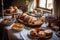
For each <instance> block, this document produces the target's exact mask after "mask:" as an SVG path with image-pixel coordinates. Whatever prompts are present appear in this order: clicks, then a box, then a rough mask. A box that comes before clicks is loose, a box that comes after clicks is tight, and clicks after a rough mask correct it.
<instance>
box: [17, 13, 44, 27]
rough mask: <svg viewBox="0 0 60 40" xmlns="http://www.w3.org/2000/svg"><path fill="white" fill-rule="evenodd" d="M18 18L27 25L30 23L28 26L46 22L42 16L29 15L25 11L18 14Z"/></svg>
mask: <svg viewBox="0 0 60 40" xmlns="http://www.w3.org/2000/svg"><path fill="white" fill-rule="evenodd" d="M17 19H18V21H19V22H21V23H24V24H25V25H28V26H40V25H41V24H43V22H44V20H43V19H42V18H36V17H33V16H29V15H27V14H25V13H24V14H20V15H18V18H17Z"/></svg>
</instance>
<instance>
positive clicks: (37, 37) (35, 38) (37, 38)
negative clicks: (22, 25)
mask: <svg viewBox="0 0 60 40" xmlns="http://www.w3.org/2000/svg"><path fill="white" fill-rule="evenodd" d="M30 31H31V30H30ZM30 31H29V32H28V34H27V36H28V37H29V38H33V39H38V37H34V36H31V35H30Z"/></svg>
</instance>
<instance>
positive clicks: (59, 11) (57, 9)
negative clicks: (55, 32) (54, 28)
mask: <svg viewBox="0 0 60 40" xmlns="http://www.w3.org/2000/svg"><path fill="white" fill-rule="evenodd" d="M53 8H54V16H55V17H56V18H57V19H58V20H60V0H54V7H53Z"/></svg>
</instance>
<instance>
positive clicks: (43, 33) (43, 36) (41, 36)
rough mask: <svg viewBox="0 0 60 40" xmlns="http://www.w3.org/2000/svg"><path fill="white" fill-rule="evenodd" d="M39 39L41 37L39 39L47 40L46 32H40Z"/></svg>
mask: <svg viewBox="0 0 60 40" xmlns="http://www.w3.org/2000/svg"><path fill="white" fill-rule="evenodd" d="M38 37H39V38H45V37H46V34H45V32H44V31H39V33H38Z"/></svg>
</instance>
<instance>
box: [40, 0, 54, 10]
mask: <svg viewBox="0 0 60 40" xmlns="http://www.w3.org/2000/svg"><path fill="white" fill-rule="evenodd" d="M39 7H43V8H48V9H52V8H53V0H39Z"/></svg>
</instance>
